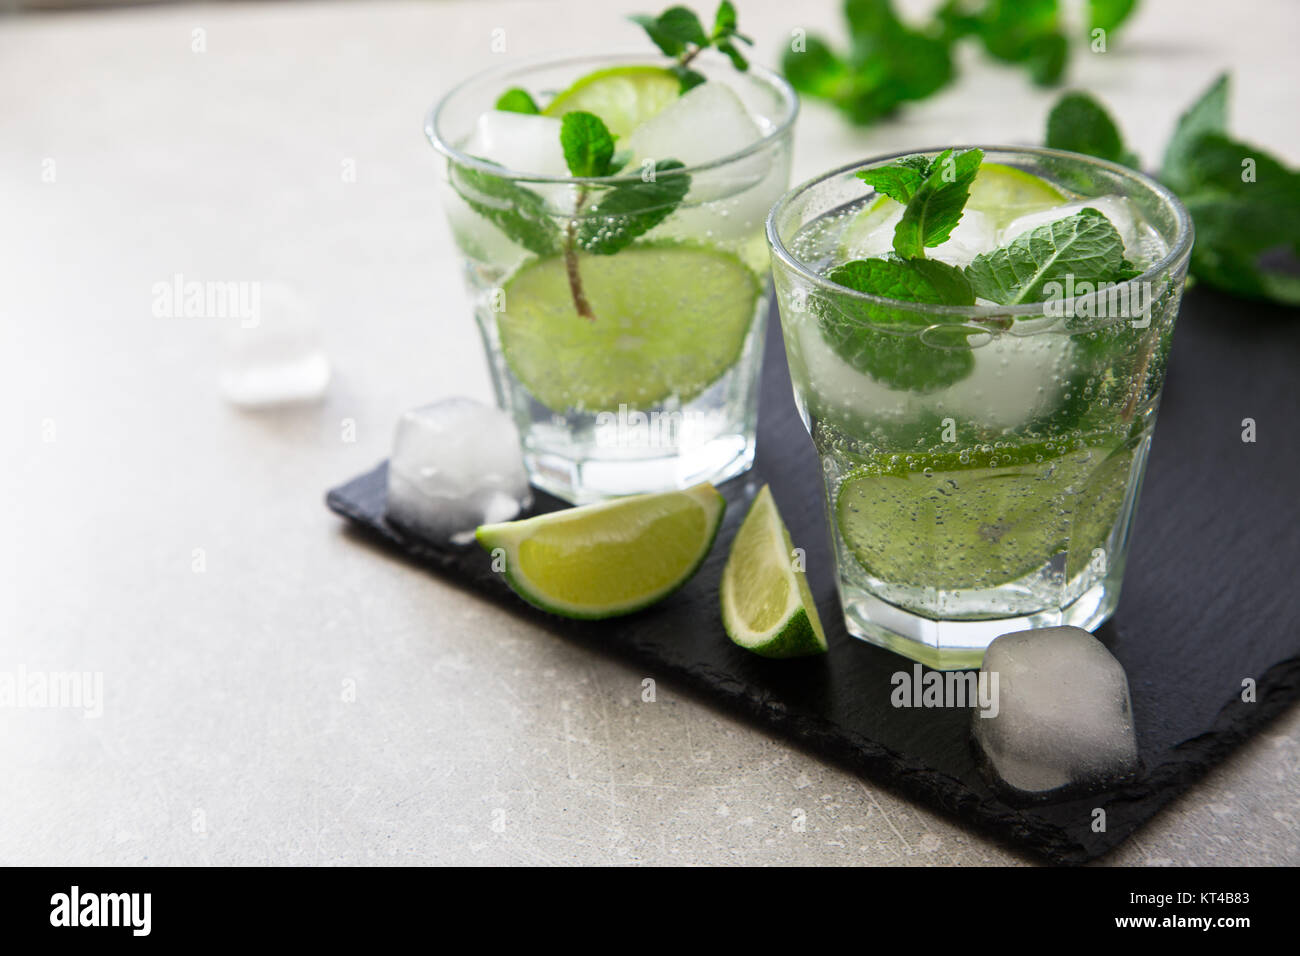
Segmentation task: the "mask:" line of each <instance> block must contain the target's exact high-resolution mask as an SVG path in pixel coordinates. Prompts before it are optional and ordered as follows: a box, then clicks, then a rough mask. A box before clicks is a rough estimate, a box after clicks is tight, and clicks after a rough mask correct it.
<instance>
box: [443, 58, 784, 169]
mask: <svg viewBox="0 0 1300 956" xmlns="http://www.w3.org/2000/svg"><path fill="white" fill-rule="evenodd" d="M593 60H608V61H615V62H624V63H628V64H629V65H631V64H633V63H635V62H636V61H645V65H647V66H662V65H663V64H662V58H660V59H656V58H655V56H654V54H652V53H647V52H646V51H644V50H639V51H636V52H632V51H615V52H613V53H563V54H545V55H542V56H533V57H524V58H520V59H518V60H512V61H510V62H509V63H506V64H503V65H501V66H496V67H492V68H491V69H488V70H481V71H480V72H478V73H475V74H473V75H472V76H470V77H468V78H466V79H464V80H461V81H460V82H459V83H457V84H456V85H455V86H453V87H452V88H451V89H450V90H448V91H447V92H446V93H444V94H443V95H442V97H441V98H440V99H439V100H438V102H437V103H435V104H434V105H433V108H432V109H430V110H429V112H428V113H427V114H426V115H425V119H424V135H425V137H426V138H427V139H428V140H429V143H430V144H431V145H432V146H433V148H434V149H436V150H437V151H438V152H440V153H442V155H444V156H446V157H447V158H448V159H450V160H452V161H453V162H455V163H456V164H457V165H460V166H468V167H469V168H471V169H476V170H478V171H480V172H484V173H491V174H492V175H494V176H499V177H501V178H503V179H510V180H515V181H518V182H525V183H553V184H556V185H567V186H574V185H604V186H609V185H618V184H620V183H630V182H641V174H640V173H622V174H619V175H616V176H543V175H540V174H538V173H525V172H520V171H518V170H514V169H508V168H506V167H504V166H501V165H498V164H497V163H490V162H488V161H486V160H482V159H478V158H477V157H474V156H470V155H468V154H467V153H463V152H461V151H460V149H459V148H457V147H456V146H453V145H452V144H451V143H449V142H447V140H446V139H445V138H444V137H443V136H442V134H441V133H440V132H439V131H438V121H439V119H440V118H441V116H442V112H443V110H444V109H446V107H447V104H448V103H449V102H451V100H452V98H453V97H455V96H456V95H457V94H458V93H461V92H462V91H463V90H464V89H465V88H466V87H468V86H470V85H471V84H473V83H477V82H479V81H481V80H485V79H488V78H490V77H492V76H495V75H498V74H501V75H505V74H510V73H514V72H516V71H520V70H527V69H529V68H530V67H541V66H563V65H564V64H566V63H580V62H584V61H585V62H590V61H593ZM737 72H740V71H737ZM741 75H742V76H757V77H758V78H759V79H761V80H762V81H764V82H766V83H767V84H768V85H769V86H771V87H772V88H774V89H775V90H776V92H777V93H778V95H779V96H780V97H781V102H782V114H781V118H780V119H779V120H778V121H777V124H776V126H775V127H773V128H772V129H771V130H770V131H769V132H767V133H765V134H764V135H763V136H761V137H759V138H758V139H756V140H755V141H754V142H752V143H750V144H749V145H747V146H746V147H745V148H744V149H740V150H737V151H736V152H734V153H728V154H727V155H726V156H723V157H721V158H719V159H714V160H710V161H709V162H707V163H698V164H696V165H694V166H684V167H682V168H681V169H672V170H666V171H664V172H663V173H659V174H658V175H661V176H689V175H692V174H694V173H699V172H703V171H706V170H712V169H718V168H721V167H723V166H729V165H731V164H732V163H735V162H737V161H738V160H741V159H744V158H746V157H748V156H751V155H753V154H754V153H757V152H758V151H759V150H761V149H764V148H766V147H767V146H768V145H770V144H771V143H773V142H775V141H777V140H778V139H780V138H781V137H782V136H784V135H786V134H787V133H788V132H789V131H790V128H791V127H792V126H793V125H794V121H795V118H796V117H797V116H798V115H799V97H798V96H797V95H796V94H795V91H794V87H792V86H791V85H790V84H789V82H788V81H787V80H786V79H785V77H783V76H781V75H780V74H779V73H776V72H775V71H773V70H769V69H768V68H767V67H764V66H759V65H757V64H754V63H751V64H750V65H749V69H748V70H746V71H744V73H742V74H741Z"/></svg>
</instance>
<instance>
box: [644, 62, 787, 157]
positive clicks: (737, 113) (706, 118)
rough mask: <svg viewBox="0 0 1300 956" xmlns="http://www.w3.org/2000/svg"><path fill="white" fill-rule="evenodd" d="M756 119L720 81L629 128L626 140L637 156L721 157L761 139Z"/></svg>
mask: <svg viewBox="0 0 1300 956" xmlns="http://www.w3.org/2000/svg"><path fill="white" fill-rule="evenodd" d="M760 136H761V134H760V133H759V129H758V124H756V123H755V122H754V120H753V117H751V116H750V115H749V111H748V110H746V109H745V104H744V103H742V102H740V97H738V96H736V94H735V93H734V92H732V90H731V88H730V87H729V86H727V85H726V84H725V83H719V82H713V83H701V84H700V85H699V86H697V87H695V89H693V90H690V91H689V92H687V93H684V94H683V95H681V96H680V97H678V98H677V99H676V100H674V101H673V102H672V103H670V104H668V106H666V107H664V108H663V109H662V110H660V111H659V112H658V113H656V114H655V115H654V116H652V117H650V119H648V120H646V121H645V122H644V123H642V124H641V125H640V126H638V127H637V128H636V129H634V130H633V131H632V132H631V133H630V134H629V135H628V138H627V143H626V144H621V145H625V146H626V147H627V148H628V149H630V150H632V155H633V156H634V157H635V158H636V159H637V160H642V159H652V160H655V161H660V160H665V159H675V160H678V161H679V162H682V163H685V164H686V165H687V166H698V165H700V164H702V163H708V162H712V161H713V160H715V159H722V158H723V157H724V156H729V155H731V154H732V153H736V152H739V151H740V150H742V149H744V148H745V147H746V146H749V145H750V144H751V143H754V142H756V141H757V140H758V139H759V138H760Z"/></svg>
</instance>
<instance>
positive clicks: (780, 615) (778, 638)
mask: <svg viewBox="0 0 1300 956" xmlns="http://www.w3.org/2000/svg"><path fill="white" fill-rule="evenodd" d="M722 623H723V626H724V627H726V629H727V636H728V637H730V638H731V639H732V641H734V642H735V643H736V644H739V645H740V646H741V647H743V648H745V649H746V650H750V651H753V652H754V653H755V654H760V655H762V656H763V657H803V656H805V655H808V654H824V653H825V652H826V634H825V632H823V631H822V622H821V620H820V619H819V618H818V617H817V607H816V605H815V604H813V599H812V592H811V591H809V590H808V580H807V578H806V577H805V575H804V572H803V571H802V570H801V569H798V568H796V567H795V566H794V544H793V543H792V542H791V540H790V532H789V531H787V530H786V527H785V523H784V522H783V521H782V520H781V514H780V512H778V511H777V509H776V502H775V501H773V500H772V492H771V490H769V488H768V487H767V485H764V486H763V490H762V491H760V492H759V493H758V497H757V498H755V499H754V503H753V505H751V506H750V509H749V514H747V515H746V516H745V520H744V523H742V524H741V526H740V530H739V531H738V532H736V538H735V540H734V541H733V542H732V543H731V554H730V555H729V556H728V558H727V566H726V568H725V569H724V570H723V572H722Z"/></svg>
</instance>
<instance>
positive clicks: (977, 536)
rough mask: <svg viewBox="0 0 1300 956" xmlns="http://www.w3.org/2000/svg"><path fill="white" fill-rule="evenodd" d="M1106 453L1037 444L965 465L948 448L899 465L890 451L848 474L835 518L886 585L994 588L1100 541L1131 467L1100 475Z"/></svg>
mask: <svg viewBox="0 0 1300 956" xmlns="http://www.w3.org/2000/svg"><path fill="white" fill-rule="evenodd" d="M1107 454H1108V449H1106V448H1104V447H1091V448H1083V449H1076V450H1073V451H1069V452H1065V453H1064V454H1062V453H1061V452H1060V451H1059V450H1057V451H1051V450H1050V449H1049V448H1048V447H1047V446H1045V445H1037V444H1036V445H1027V446H1022V447H1021V448H1018V449H1014V450H1011V451H997V450H995V451H994V452H993V453H992V454H984V455H974V456H967V461H966V462H961V461H959V460H958V455H957V454H956V453H951V454H948V453H945V454H942V455H934V456H926V455H914V456H910V457H911V461H910V462H908V463H907V464H906V465H905V466H900V465H899V464H898V463H897V461H896V459H897V458H898V457H899V456H886V457H885V458H883V459H882V460H881V461H879V462H868V463H867V464H864V465H863V466H862V467H860V468H859V469H857V470H856V471H854V472H852V473H850V474H849V475H848V476H847V477H846V478H845V480H844V481H843V483H842V484H841V485H840V488H839V492H838V494H837V496H836V501H835V513H836V522H837V524H838V526H839V530H840V534H841V536H842V537H843V539H844V543H845V544H846V545H847V546H848V549H849V550H850V551H851V552H852V553H853V556H854V557H855V558H856V559H857V560H858V563H859V564H861V565H862V567H863V568H864V569H866V571H867V572H868V573H870V574H872V575H874V576H875V577H877V578H880V579H881V580H883V581H887V582H888V583H890V584H894V585H899V586H903V587H914V588H938V589H943V590H961V589H968V588H992V587H997V586H998V585H1001V584H1006V583H1007V582H1009V581H1014V580H1016V579H1017V578H1021V577H1024V576H1025V575H1026V574H1029V573H1030V572H1032V571H1034V570H1036V569H1037V568H1040V567H1043V566H1044V565H1046V564H1047V563H1048V562H1049V561H1050V560H1051V559H1052V557H1053V556H1054V555H1057V554H1059V553H1061V552H1063V551H1065V550H1066V549H1067V547H1068V548H1069V550H1070V552H1071V553H1073V552H1075V551H1078V552H1080V554H1082V555H1084V556H1085V560H1086V556H1090V555H1091V551H1092V548H1093V547H1095V546H1097V545H1098V544H1100V543H1101V542H1102V541H1103V540H1104V538H1105V535H1106V534H1107V533H1109V531H1110V526H1111V525H1112V524H1113V523H1114V519H1115V516H1116V515H1117V514H1118V511H1119V507H1120V504H1121V503H1122V502H1123V497H1124V493H1125V489H1126V479H1127V471H1126V470H1125V471H1123V478H1122V480H1120V474H1119V473H1118V472H1116V473H1114V480H1112V479H1111V478H1107V479H1105V480H1103V481H1101V482H1100V483H1098V482H1097V481H1095V478H1096V477H1097V476H1100V475H1104V474H1107V473H1108V468H1107V464H1106V462H1107V457H1106V456H1107ZM1035 458H1041V459H1042V460H1039V461H1036V460H1034V459H1035ZM1089 515H1092V516H1094V517H1089ZM1076 516H1077V518H1076ZM1072 523H1073V524H1074V526H1073V527H1072ZM1081 568H1082V564H1080V565H1079V567H1077V568H1075V569H1074V571H1075V572H1076V573H1077V571H1078V570H1080V569H1081Z"/></svg>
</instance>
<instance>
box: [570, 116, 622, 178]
mask: <svg viewBox="0 0 1300 956" xmlns="http://www.w3.org/2000/svg"><path fill="white" fill-rule="evenodd" d="M560 146H562V147H563V149H564V162H565V163H566V164H567V165H568V167H569V172H570V173H571V174H572V175H574V176H578V177H591V176H608V175H609V167H610V164H611V163H612V161H613V159H614V137H613V135H612V134H611V133H610V131H609V128H608V127H606V126H605V124H604V122H603V121H602V120H601V118H600V117H599V116H597V115H596V114H594V113H584V112H582V111H581V110H574V111H573V112H572V113H566V114H564V118H563V119H562V120H561V121H560Z"/></svg>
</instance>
